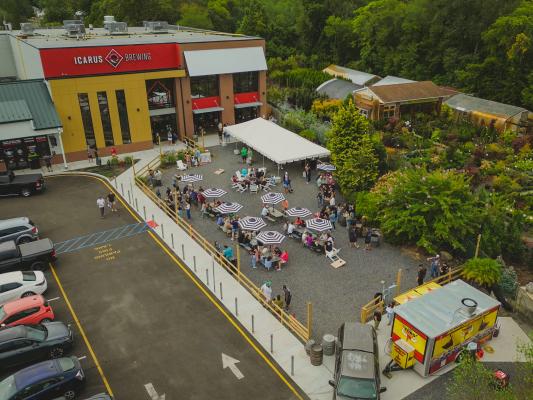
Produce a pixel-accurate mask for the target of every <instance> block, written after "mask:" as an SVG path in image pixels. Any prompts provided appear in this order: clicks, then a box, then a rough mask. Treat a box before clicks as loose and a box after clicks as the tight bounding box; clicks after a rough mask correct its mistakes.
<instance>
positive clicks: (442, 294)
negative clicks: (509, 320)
mask: <svg viewBox="0 0 533 400" xmlns="http://www.w3.org/2000/svg"><path fill="white" fill-rule="evenodd" d="M431 289H433V290H426V291H425V294H422V293H416V295H415V294H413V296H409V297H410V299H409V300H408V301H405V302H404V303H403V304H400V305H398V306H396V307H395V308H394V322H393V324H392V330H391V339H392V341H393V343H392V347H391V357H392V359H393V361H394V362H395V363H396V364H397V365H398V366H399V367H401V368H409V367H413V368H414V370H415V371H417V372H418V373H419V374H420V375H422V376H428V375H431V374H433V373H435V372H437V371H438V370H439V369H441V368H442V367H444V366H445V365H446V364H449V363H450V362H453V361H455V358H456V357H457V354H458V353H459V351H460V350H462V349H463V348H464V347H465V346H466V345H467V344H468V343H471V342H477V343H479V342H484V341H486V340H489V339H491V338H492V335H493V333H494V331H495V329H496V319H497V316H498V310H499V308H500V303H499V302H498V301H497V300H495V299H493V298H492V297H490V296H488V295H487V294H485V293H483V292H481V291H479V290H477V289H475V288H474V287H472V286H470V285H468V284H467V283H465V282H463V281H462V280H456V281H454V282H451V283H449V284H447V285H445V286H442V287H439V288H437V287H434V288H431Z"/></svg>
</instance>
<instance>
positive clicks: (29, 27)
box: [20, 22, 35, 36]
mask: <svg viewBox="0 0 533 400" xmlns="http://www.w3.org/2000/svg"><path fill="white" fill-rule="evenodd" d="M34 29H35V28H34V27H33V24H32V23H31V22H21V23H20V33H21V34H23V35H27V36H31V35H33V30H34Z"/></svg>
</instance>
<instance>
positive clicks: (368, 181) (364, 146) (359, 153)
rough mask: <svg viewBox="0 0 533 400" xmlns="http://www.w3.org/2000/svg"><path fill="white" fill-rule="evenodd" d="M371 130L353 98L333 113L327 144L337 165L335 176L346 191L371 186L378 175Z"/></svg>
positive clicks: (350, 191)
mask: <svg viewBox="0 0 533 400" xmlns="http://www.w3.org/2000/svg"><path fill="white" fill-rule="evenodd" d="M368 132H369V123H368V120H367V119H366V118H365V117H364V116H362V115H361V114H360V113H359V112H358V110H357V108H356V107H355V105H354V104H353V102H352V101H350V102H348V104H346V105H343V106H342V107H340V108H339V111H338V112H337V113H336V114H334V116H333V119H332V126H331V130H330V132H329V133H328V142H327V146H328V149H329V150H330V151H331V161H332V162H333V164H334V165H335V166H336V167H337V171H336V172H335V178H336V179H337V181H338V183H339V185H340V187H341V189H342V191H343V193H345V194H351V193H353V192H358V191H363V190H368V189H370V188H371V187H372V185H373V184H374V182H375V181H376V179H377V177H378V163H379V160H378V157H377V156H376V153H375V150H374V144H373V141H372V139H371V138H370V136H369V134H368Z"/></svg>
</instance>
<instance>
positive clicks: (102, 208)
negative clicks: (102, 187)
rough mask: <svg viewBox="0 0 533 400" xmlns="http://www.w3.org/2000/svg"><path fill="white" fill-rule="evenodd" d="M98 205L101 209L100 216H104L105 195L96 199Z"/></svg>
mask: <svg viewBox="0 0 533 400" xmlns="http://www.w3.org/2000/svg"><path fill="white" fill-rule="evenodd" d="M96 205H97V206H98V209H99V210H100V218H104V214H105V199H104V196H100V197H98V199H96Z"/></svg>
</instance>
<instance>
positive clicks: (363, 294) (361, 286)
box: [161, 144, 418, 339]
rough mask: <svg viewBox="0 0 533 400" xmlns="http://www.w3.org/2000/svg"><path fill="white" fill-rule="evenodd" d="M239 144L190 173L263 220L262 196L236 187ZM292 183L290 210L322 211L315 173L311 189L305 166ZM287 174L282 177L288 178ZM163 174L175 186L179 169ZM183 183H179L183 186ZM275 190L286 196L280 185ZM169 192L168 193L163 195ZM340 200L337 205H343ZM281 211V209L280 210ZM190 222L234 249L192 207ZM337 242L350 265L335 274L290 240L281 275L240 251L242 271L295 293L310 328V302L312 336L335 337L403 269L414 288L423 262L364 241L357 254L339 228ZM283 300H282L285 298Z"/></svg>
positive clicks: (214, 150)
mask: <svg viewBox="0 0 533 400" xmlns="http://www.w3.org/2000/svg"><path fill="white" fill-rule="evenodd" d="M234 149H235V144H228V145H227V146H215V147H211V148H210V151H211V154H212V162H211V163H210V164H206V165H203V166H201V167H196V168H192V169H189V170H188V171H187V172H190V173H198V174H202V175H203V181H201V182H198V183H196V184H195V187H196V188H198V187H200V186H202V187H203V188H204V189H207V188H210V187H215V188H221V189H224V190H226V191H227V192H228V194H227V195H225V196H224V197H223V198H222V199H221V200H223V201H234V202H238V203H240V204H242V205H243V206H244V208H243V209H242V210H241V211H240V212H239V216H241V217H243V216H247V215H249V216H256V217H258V216H260V213H261V208H262V202H261V196H262V195H263V194H265V192H263V191H259V193H257V194H255V193H254V194H252V193H249V192H245V193H238V192H236V191H235V190H234V189H232V188H231V176H232V174H233V173H234V172H235V171H236V170H238V169H240V168H242V167H243V164H242V162H241V158H240V156H237V155H234V153H233V150H234ZM254 159H255V163H254V166H256V167H262V166H263V160H262V156H261V155H260V154H258V153H255V154H254ZM264 166H265V167H266V168H267V176H270V175H272V174H274V175H277V166H276V165H275V164H273V163H272V162H270V160H267V159H265V160H264ZM286 167H287V168H286V170H287V171H288V172H289V176H290V178H291V183H292V187H293V189H294V192H293V193H289V194H288V195H286V197H287V199H288V201H289V207H298V206H299V207H306V208H309V209H310V210H311V211H312V212H315V211H317V210H318V203H317V199H316V195H317V192H318V189H317V186H316V184H315V183H314V180H315V178H316V171H313V175H312V180H311V183H310V184H306V182H305V179H304V178H302V170H303V165H302V164H301V163H300V162H297V163H293V164H290V165H288V166H286ZM220 168H222V169H224V171H225V172H224V173H222V174H221V175H217V174H215V173H214V172H215V171H216V170H218V169H220ZM284 171H285V170H282V171H281V172H280V174H283V173H284ZM162 172H163V187H165V186H168V187H171V186H172V176H173V175H174V174H176V173H178V171H177V169H176V168H175V167H173V168H167V169H165V170H163V171H162ZM183 185H184V184H180V187H183ZM272 191H276V192H283V188H282V185H281V184H278V185H277V186H276V187H275V188H273V189H272ZM161 192H162V193H164V190H161ZM342 201H343V200H342V198H341V197H340V196H339V195H338V196H337V204H340V203H341V202H342ZM278 208H279V206H278ZM265 222H267V223H268V226H267V227H266V228H264V229H263V230H277V231H279V232H282V231H283V227H282V225H283V221H279V222H276V223H273V222H270V221H265ZM191 223H192V224H193V225H194V226H195V228H196V229H197V230H198V231H199V232H200V233H201V234H202V235H204V237H206V238H208V239H209V240H210V241H212V242H214V241H218V242H219V243H220V244H222V245H224V244H226V245H231V246H235V245H236V242H233V241H231V240H230V239H229V238H228V237H227V236H226V235H225V234H224V233H223V232H222V231H221V230H220V229H219V228H218V227H217V226H216V223H215V221H214V220H213V219H210V218H208V217H205V218H202V216H201V214H200V212H199V210H198V209H196V208H194V207H193V210H192V220H191ZM332 235H333V237H334V238H335V247H336V248H337V249H340V253H339V256H340V257H341V258H342V259H343V260H345V261H346V265H345V266H344V267H341V268H338V269H334V268H332V267H331V266H330V261H329V260H328V259H326V257H325V256H324V255H318V254H316V253H314V252H312V251H310V250H308V249H306V248H304V247H303V246H302V244H301V242H300V241H299V240H296V239H292V238H286V239H285V241H284V242H283V243H282V244H281V246H280V247H281V248H282V249H286V250H287V251H288V253H289V262H288V264H287V265H286V266H285V267H284V268H283V269H282V271H280V272H277V271H274V270H271V271H267V270H266V269H265V268H263V267H262V266H261V265H260V264H259V263H258V267H257V269H252V268H251V263H250V256H249V255H248V254H247V253H246V252H245V251H244V249H242V248H241V252H240V254H241V270H242V272H243V273H245V274H246V275H247V276H248V277H249V278H250V279H251V280H252V281H254V282H255V283H256V284H257V285H258V286H260V285H261V284H262V283H263V282H264V281H265V280H271V281H272V289H273V295H276V294H283V292H282V285H284V284H285V285H287V286H288V287H289V288H290V289H291V292H292V295H293V298H292V303H291V312H292V313H294V314H295V316H296V318H298V319H299V320H300V321H302V322H303V323H306V303H307V302H308V301H309V302H311V303H312V304H313V337H314V338H315V339H317V338H321V337H322V335H324V334H325V333H334V334H336V332H337V328H338V326H339V325H340V324H341V323H342V322H343V321H345V320H358V319H359V312H360V307H361V306H362V305H364V304H366V303H367V302H368V301H369V300H370V299H372V297H373V295H374V294H375V293H376V292H381V290H382V284H381V281H382V280H384V281H385V282H386V284H385V285H386V286H388V285H390V284H392V283H394V282H395V280H396V274H397V271H398V269H399V268H401V269H402V270H403V275H402V277H403V278H402V291H405V290H406V289H408V288H410V287H413V286H415V283H416V269H417V265H418V262H417V260H415V259H414V258H412V257H411V256H409V255H407V254H405V253H404V252H402V251H401V250H400V248H398V247H395V246H391V245H389V244H387V243H383V242H382V244H381V246H379V247H377V248H374V249H373V250H371V251H365V250H364V245H363V241H362V239H359V244H360V246H361V248H359V249H354V248H350V247H349V246H348V231H347V229H346V228H345V227H342V226H340V225H339V224H337V229H336V230H334V231H333V232H332ZM282 298H283V296H282Z"/></svg>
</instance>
